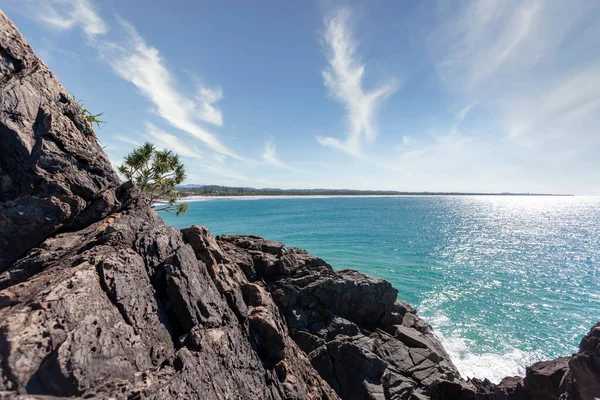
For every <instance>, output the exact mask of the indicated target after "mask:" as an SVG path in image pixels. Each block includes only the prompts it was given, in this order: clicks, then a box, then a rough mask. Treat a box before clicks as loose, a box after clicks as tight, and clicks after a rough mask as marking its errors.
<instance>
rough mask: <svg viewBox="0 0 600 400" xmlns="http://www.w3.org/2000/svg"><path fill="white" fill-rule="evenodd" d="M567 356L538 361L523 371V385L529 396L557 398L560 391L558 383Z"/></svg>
mask: <svg viewBox="0 0 600 400" xmlns="http://www.w3.org/2000/svg"><path fill="white" fill-rule="evenodd" d="M568 362H569V357H561V358H557V359H554V360H550V361H540V362H537V363H535V364H533V365H531V366H529V367H527V370H526V372H525V380H524V382H523V385H524V386H525V388H526V390H527V393H528V394H529V396H530V397H531V396H532V395H534V394H535V396H536V397H537V398H539V399H558V398H559V397H560V395H561V393H562V391H561V389H560V384H561V382H562V380H563V377H564V375H565V373H566V372H567V368H568Z"/></svg>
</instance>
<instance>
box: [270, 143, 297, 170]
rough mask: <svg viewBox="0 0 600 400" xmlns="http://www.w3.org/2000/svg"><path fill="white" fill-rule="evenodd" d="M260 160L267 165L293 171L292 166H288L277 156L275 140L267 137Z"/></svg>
mask: <svg viewBox="0 0 600 400" xmlns="http://www.w3.org/2000/svg"><path fill="white" fill-rule="evenodd" d="M262 160H263V161H264V162H265V163H266V164H269V165H273V166H275V167H279V168H284V169H287V170H290V171H295V169H294V168H292V167H291V166H289V165H288V164H287V163H285V162H283V161H281V160H280V159H279V157H277V150H276V148H275V142H274V141H273V139H269V140H267V141H266V142H265V150H264V151H263V154H262Z"/></svg>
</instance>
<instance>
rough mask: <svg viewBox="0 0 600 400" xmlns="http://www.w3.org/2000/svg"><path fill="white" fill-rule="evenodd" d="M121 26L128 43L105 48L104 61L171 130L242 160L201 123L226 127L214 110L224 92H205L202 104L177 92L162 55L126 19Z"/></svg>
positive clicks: (103, 50)
mask: <svg viewBox="0 0 600 400" xmlns="http://www.w3.org/2000/svg"><path fill="white" fill-rule="evenodd" d="M120 24H121V26H122V27H123V28H124V30H125V32H126V34H127V40H126V41H124V42H123V43H121V44H119V45H115V44H112V45H110V44H104V45H102V46H101V47H100V51H101V54H102V56H103V59H104V60H106V62H107V63H109V65H110V66H111V67H112V68H113V69H114V70H115V71H116V72H117V73H118V74H119V75H120V76H121V77H122V78H123V79H125V80H127V81H129V82H131V83H133V84H134V85H135V86H136V87H137V88H138V90H139V91H140V92H141V93H142V94H143V95H144V96H145V97H147V98H148V99H149V100H150V101H151V102H152V103H153V104H154V106H155V107H156V109H155V111H156V113H157V114H158V115H160V116H161V117H162V118H164V119H165V120H166V121H167V122H169V124H171V126H173V127H175V128H177V129H180V130H182V131H184V132H187V133H189V134H191V135H193V136H194V137H196V138H198V139H200V140H201V141H203V142H204V143H205V144H206V145H207V146H208V147H209V148H211V149H212V150H214V151H217V152H219V153H221V154H224V155H227V156H229V157H232V158H236V159H241V158H242V157H240V156H238V155H237V154H236V153H235V152H234V151H233V150H231V149H229V148H228V147H227V146H225V145H224V144H223V143H221V141H220V140H219V139H218V138H217V137H216V135H214V134H213V133H211V132H209V131H207V130H206V129H205V128H204V127H202V126H201V125H200V124H199V123H198V120H199V119H200V120H204V121H205V122H210V123H214V124H217V125H220V124H222V116H221V112H220V111H218V110H216V109H215V108H214V106H213V104H214V103H215V102H216V101H218V100H219V99H220V98H221V97H222V93H221V92H220V90H219V91H213V90H210V89H206V88H201V90H200V94H199V96H198V101H194V99H192V98H189V97H187V96H186V95H184V94H183V93H182V92H181V91H179V90H178V89H177V87H176V84H175V81H174V79H173V77H172V74H171V72H170V71H169V70H168V69H167V68H166V67H165V65H164V60H163V59H162V58H161V56H160V53H159V51H158V50H157V49H156V48H154V47H151V46H148V45H147V44H146V42H145V41H144V40H143V38H142V37H141V36H140V35H138V33H137V32H136V30H135V28H134V27H133V26H132V25H131V24H129V23H128V22H126V21H124V20H122V19H120Z"/></svg>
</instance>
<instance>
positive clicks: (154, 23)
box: [0, 0, 600, 195]
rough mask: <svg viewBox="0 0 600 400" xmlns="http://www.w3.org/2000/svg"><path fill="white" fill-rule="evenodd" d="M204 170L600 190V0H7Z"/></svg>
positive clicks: (274, 180) (80, 92) (235, 182)
mask: <svg viewBox="0 0 600 400" xmlns="http://www.w3.org/2000/svg"><path fill="white" fill-rule="evenodd" d="M0 7H1V8H2V9H3V10H4V12H5V13H6V14H7V15H8V16H9V17H10V18H11V19H12V20H13V21H14V22H15V23H16V25H17V26H18V27H19V29H20V30H21V32H22V33H23V34H24V36H25V37H26V38H27V40H28V41H29V43H30V44H31V45H32V47H33V48H34V50H35V51H36V53H37V54H38V56H39V57H40V58H41V59H42V60H43V61H44V63H45V64H46V65H48V67H49V68H50V69H51V70H52V71H53V72H54V73H55V74H56V75H57V76H58V77H59V79H60V80H61V82H62V83H63V86H64V87H65V88H66V89H67V90H68V91H69V92H70V93H72V94H73V95H74V96H75V97H76V98H77V99H78V100H84V101H85V102H86V106H87V108H88V109H90V110H91V111H92V112H94V113H99V112H103V115H102V117H101V119H102V120H103V121H105V123H103V124H101V126H100V127H99V128H97V129H96V132H97V136H98V139H99V141H100V143H101V145H102V146H103V147H104V150H105V151H106V153H107V154H108V155H109V157H110V159H111V161H112V163H113V164H114V165H115V166H116V165H119V164H120V163H121V162H122V159H123V157H124V156H125V155H126V154H127V153H129V152H130V151H131V150H132V149H133V148H135V147H136V146H137V145H139V144H140V143H142V142H145V141H151V142H153V143H155V144H156V146H157V147H159V148H166V149H171V150H173V151H175V152H176V153H178V154H179V155H180V156H181V157H182V160H183V162H184V164H185V167H186V172H187V179H186V183H189V184H220V185H228V186H252V187H261V188H265V187H266V188H274V187H279V188H349V189H386V190H403V191H468V192H532V193H534V192H535V193H573V194H580V195H600V51H599V49H600V2H598V1H595V0H589V1H562V0H553V1H545V0H478V1H472V2H470V1H451V0H448V1H442V0H440V1H437V2H436V1H433V0H432V1H428V0H403V1H399V0H394V1H392V0H389V1H379V0H373V1H369V2H362V1H360V2H359V1H336V0H315V1H312V0H306V1H292V0H253V1H250V0H246V1H244V0H231V1H183V0H171V1H159V0H143V1H142V0H0Z"/></svg>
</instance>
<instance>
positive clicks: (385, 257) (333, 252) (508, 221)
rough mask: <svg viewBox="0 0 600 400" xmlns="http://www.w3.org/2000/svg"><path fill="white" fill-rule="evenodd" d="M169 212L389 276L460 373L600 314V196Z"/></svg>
mask: <svg viewBox="0 0 600 400" xmlns="http://www.w3.org/2000/svg"><path fill="white" fill-rule="evenodd" d="M162 217H163V219H164V220H165V222H167V223H168V224H170V225H172V226H174V227H176V228H183V227H186V226H189V225H192V224H198V225H205V226H207V227H208V228H209V229H210V230H211V232H212V233H213V234H214V235H218V234H222V233H242V234H257V235H260V236H263V237H265V238H269V239H273V240H278V241H281V242H284V243H285V244H286V245H288V246H293V247H301V248H304V249H306V250H308V251H309V252H310V253H312V254H314V255H317V256H319V257H321V258H323V259H325V260H326V261H327V262H329V263H330V264H331V265H332V266H333V267H334V268H335V269H343V268H354V269H357V270H359V271H361V272H363V273H365V274H368V275H371V276H374V277H379V278H384V279H387V280H388V281H390V282H391V283H392V284H393V285H394V286H395V287H396V288H397V289H398V290H399V294H398V298H399V299H401V300H404V301H407V302H409V303H411V304H413V305H414V306H415V307H416V308H417V310H418V312H419V314H420V315H421V316H422V317H423V318H424V319H426V320H427V321H428V322H429V323H430V324H431V325H432V326H433V328H434V330H435V332H436V334H437V335H438V336H439V337H440V338H441V339H442V342H443V343H444V345H445V347H446V349H447V350H448V352H449V354H450V356H451V358H452V361H453V362H454V363H455V365H456V366H457V368H458V369H459V371H460V372H461V374H462V375H463V376H467V377H477V378H488V379H490V380H491V381H493V382H498V381H499V380H500V379H501V378H502V377H504V376H509V375H523V374H524V372H525V366H526V365H529V364H531V363H532V362H535V361H539V360H544V359H550V358H554V357H558V356H565V355H569V354H571V353H572V352H574V351H575V350H576V349H577V346H578V344H579V341H580V340H581V338H582V336H583V335H584V334H585V333H586V332H587V331H588V329H589V328H590V327H591V326H592V324H593V323H595V322H597V321H600V198H597V197H528V196H527V197H525V196H405V197H351V198H339V197H330V198H314V197H309V198H282V199H279V198H262V199H227V198H224V199H210V200H201V201H193V202H189V211H188V212H187V213H186V214H184V215H181V216H179V217H176V216H174V215H172V214H165V213H162Z"/></svg>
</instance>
